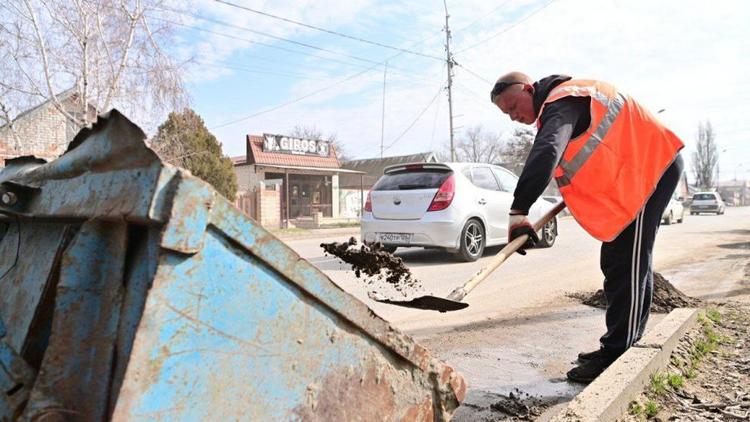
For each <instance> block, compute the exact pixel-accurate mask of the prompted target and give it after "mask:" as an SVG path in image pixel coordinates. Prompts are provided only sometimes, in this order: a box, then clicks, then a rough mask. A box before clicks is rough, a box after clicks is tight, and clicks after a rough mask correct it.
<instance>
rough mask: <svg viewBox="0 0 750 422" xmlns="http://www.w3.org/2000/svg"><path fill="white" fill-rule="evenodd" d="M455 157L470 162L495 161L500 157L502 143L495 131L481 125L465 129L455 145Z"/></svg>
mask: <svg viewBox="0 0 750 422" xmlns="http://www.w3.org/2000/svg"><path fill="white" fill-rule="evenodd" d="M455 148H456V159H457V160H459V161H465V162H471V163H495V162H497V161H498V160H500V158H501V152H502V149H503V148H502V143H501V142H500V137H499V136H498V135H497V134H495V133H490V132H486V131H485V130H484V128H483V127H482V126H481V125H477V126H474V127H472V128H469V129H467V130H466V131H465V132H464V133H463V135H462V136H460V137H459V138H458V140H457V142H456V145H455Z"/></svg>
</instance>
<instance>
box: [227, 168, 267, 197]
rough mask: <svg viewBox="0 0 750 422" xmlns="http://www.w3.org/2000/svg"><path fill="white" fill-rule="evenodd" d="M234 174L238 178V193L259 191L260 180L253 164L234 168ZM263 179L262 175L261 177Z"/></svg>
mask: <svg viewBox="0 0 750 422" xmlns="http://www.w3.org/2000/svg"><path fill="white" fill-rule="evenodd" d="M234 174H235V175H236V176H237V191H238V192H243V191H252V190H253V189H257V187H258V184H259V181H260V179H259V178H258V175H256V174H255V166H254V165H253V164H243V165H239V166H234ZM260 176H261V177H262V174H261V175H260Z"/></svg>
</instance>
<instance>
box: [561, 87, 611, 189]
mask: <svg viewBox="0 0 750 422" xmlns="http://www.w3.org/2000/svg"><path fill="white" fill-rule="evenodd" d="M591 97H592V98H593V99H595V100H596V101H599V102H600V103H602V104H603V105H604V106H605V107H607V113H606V114H605V115H604V117H603V118H602V121H601V122H600V123H599V126H598V127H597V128H596V130H595V131H594V133H592V134H591V136H589V138H588V139H586V141H585V142H584V144H583V146H582V147H581V149H580V150H579V151H578V152H577V153H576V155H575V156H574V157H573V158H572V159H571V160H570V161H566V160H565V159H562V160H560V164H559V165H560V167H561V168H562V170H563V174H562V176H559V177H557V178H555V179H556V180H557V183H558V186H565V185H569V184H570V180H571V179H573V176H575V174H576V173H577V172H578V170H580V169H581V167H583V164H584V163H586V160H588V159H589V157H591V154H593V153H594V150H596V147H598V146H599V144H600V143H601V142H602V140H603V139H604V137H605V136H606V135H607V132H608V131H609V128H610V127H612V124H613V123H614V122H615V119H616V118H617V116H619V115H620V111H621V110H622V107H623V106H624V105H625V96H624V95H622V94H621V93H619V92H618V93H617V94H616V95H615V96H614V98H612V99H611V100H610V99H609V98H607V97H606V96H604V95H602V94H601V93H599V92H596V93H593V95H591Z"/></svg>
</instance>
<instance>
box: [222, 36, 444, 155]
mask: <svg viewBox="0 0 750 422" xmlns="http://www.w3.org/2000/svg"><path fill="white" fill-rule="evenodd" d="M433 37H434V35H431V36H429V37H426V38H423V39H422V40H420V41H417V42H415V43H414V44H412V45H411V46H410V47H412V48H413V47H415V46H417V45H419V44H421V43H423V42H425V41H427V40H428V39H430V38H433ZM401 54H403V52H399V53H396V54H394V55H392V56H390V57H388V58H386V59H385V60H383V61H381V62H380V63H377V64H375V65H373V66H370V67H368V68H367V69H365V70H363V71H361V72H358V73H355V74H353V75H351V76H348V77H346V78H344V79H341V80H339V81H337V82H335V83H333V84H331V85H327V86H325V87H323V88H321V89H318V90H315V91H313V92H310V93H307V94H305V95H302V96H300V97H297V98H295V99H293V100H289V101H285V102H283V103H281V104H278V105H276V106H274V107H271V108H268V109H265V110H262V111H259V112H257V113H253V114H251V115H249V116H245V117H241V118H239V119H235V120H232V121H230V122H226V123H222V124H221V125H218V126H214V127H211V128H210V129H211V130H214V129H219V128H222V127H225V126H229V125H233V124H235V123H239V122H242V121H245V120H248V119H251V118H253V117H257V116H260V115H262V114H266V113H270V112H272V111H275V110H278V109H280V108H283V107H286V106H288V105H291V104H294V103H297V102H299V101H302V100H304V99H306V98H309V97H312V96H313V95H316V94H318V93H320V92H323V91H326V90H328V89H331V88H334V87H336V86H338V85H340V84H342V83H345V82H348V81H349V80H352V79H354V78H356V77H358V76H360V75H363V74H365V73H367V72H369V71H370V70H372V69H375V68H376V67H379V66H380V65H383V64H385V63H386V62H390V61H392V60H393V59H395V58H396V57H398V56H400V55H401ZM441 72H442V70H441ZM438 94H440V91H438ZM435 98H437V96H435ZM433 101H434V99H433ZM415 123H416V122H415ZM402 136H403V135H402ZM397 140H398V139H397ZM394 142H395V141H394Z"/></svg>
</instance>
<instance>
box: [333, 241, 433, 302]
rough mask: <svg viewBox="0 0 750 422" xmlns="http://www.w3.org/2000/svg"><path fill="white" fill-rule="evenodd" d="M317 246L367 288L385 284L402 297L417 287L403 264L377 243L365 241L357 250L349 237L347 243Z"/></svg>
mask: <svg viewBox="0 0 750 422" xmlns="http://www.w3.org/2000/svg"><path fill="white" fill-rule="evenodd" d="M320 247H321V248H323V250H324V251H325V253H326V255H333V256H335V257H338V258H339V259H341V260H342V261H344V262H346V263H347V264H350V265H351V268H352V271H354V275H355V276H356V277H357V278H360V279H363V280H364V281H365V282H366V283H367V284H368V285H372V284H375V283H376V282H378V281H385V282H387V283H388V284H390V285H391V286H392V287H394V288H395V289H396V290H397V291H398V292H400V293H402V294H404V295H406V290H413V289H416V288H419V287H421V283H420V282H419V280H417V279H415V278H414V277H413V276H412V274H411V271H409V268H408V267H407V266H406V265H405V264H404V261H403V260H402V259H401V258H399V257H397V256H393V255H392V254H391V253H390V252H388V251H386V250H385V249H384V248H383V245H382V244H381V243H379V242H373V243H366V242H365V243H363V244H362V245H360V246H359V247H357V239H355V238H354V237H351V238H350V239H349V241H348V242H332V243H321V244H320Z"/></svg>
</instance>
